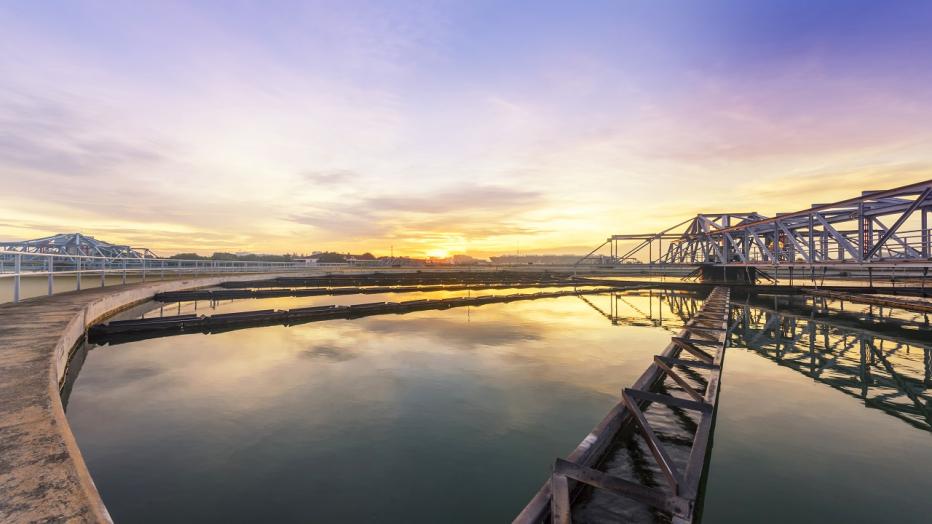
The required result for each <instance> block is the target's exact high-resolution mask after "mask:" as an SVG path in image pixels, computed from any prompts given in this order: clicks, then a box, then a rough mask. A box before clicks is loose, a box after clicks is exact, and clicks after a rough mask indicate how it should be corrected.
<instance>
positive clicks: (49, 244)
mask: <svg viewBox="0 0 932 524" xmlns="http://www.w3.org/2000/svg"><path fill="white" fill-rule="evenodd" d="M0 250H6V251H18V252H22V253H31V254H46V255H47V254H53V255H73V256H93V257H104V258H108V259H118V258H131V259H137V258H138V259H142V258H158V257H157V256H156V255H155V253H153V252H152V251H149V250H148V249H145V248H140V249H137V248H133V247H130V246H121V245H117V244H111V243H109V242H104V241H102V240H97V239H96V238H94V237H89V236H86V235H82V234H81V233H65V234H59V235H52V236H50V237H44V238H37V239H35V240H24V241H22V242H0Z"/></svg>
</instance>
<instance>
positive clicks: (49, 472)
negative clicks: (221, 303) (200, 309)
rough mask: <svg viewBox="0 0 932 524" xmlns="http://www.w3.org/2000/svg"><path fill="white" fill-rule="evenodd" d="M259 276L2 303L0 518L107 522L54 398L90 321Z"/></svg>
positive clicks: (161, 283) (131, 286)
mask: <svg viewBox="0 0 932 524" xmlns="http://www.w3.org/2000/svg"><path fill="white" fill-rule="evenodd" d="M288 275H289V276H294V273H290V274H288ZM262 276H263V277H268V278H273V277H276V276H284V275H277V274H269V275H262ZM256 278H259V276H258V275H256V274H249V275H224V276H216V277H200V278H187V279H178V280H166V281H157V282H146V283H139V284H129V285H126V286H111V287H105V288H96V289H88V290H84V291H77V292H70V293H61V294H57V295H52V296H50V297H41V298H33V299H29V300H25V301H23V302H20V303H19V304H0V522H46V521H56V522H58V521H68V522H110V515H109V514H108V513H107V508H106V507H105V506H104V503H103V501H102V500H101V498H100V495H99V494H98V493H97V488H96V487H94V482H93V480H92V479H91V476H90V474H89V473H88V471H87V467H86V466H85V465H84V459H83V458H82V457H81V452H80V450H79V449H78V446H77V444H76V443H75V440H74V436H73V435H72V433H71V429H70V428H69V426H68V421H67V420H66V419H65V412H64V409H63V408H62V403H61V397H60V396H59V384H60V383H61V380H62V378H63V377H64V375H65V371H66V369H67V365H68V359H69V358H70V356H71V352H72V351H73V350H74V348H75V346H76V345H77V344H78V343H80V342H81V341H83V340H84V336H85V332H86V329H87V327H88V326H90V325H92V324H94V323H96V322H98V321H99V320H101V319H102V318H105V317H107V316H109V315H111V314H113V313H115V312H117V311H120V310H122V309H125V308H127V307H130V306H132V305H135V304H138V303H140V302H144V301H146V300H149V299H150V298H151V297H152V296H153V295H154V294H155V293H159V292H165V291H178V290H182V289H191V288H196V287H203V286H212V285H216V284H219V283H220V282H228V281H234V280H254V279H256Z"/></svg>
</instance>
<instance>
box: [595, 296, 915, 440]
mask: <svg viewBox="0 0 932 524" xmlns="http://www.w3.org/2000/svg"><path fill="white" fill-rule="evenodd" d="M643 298H647V299H648V306H647V307H646V308H645V307H644V304H643ZM586 302H587V303H588V304H589V305H590V306H592V307H593V308H594V309H596V310H597V311H598V312H599V313H600V314H602V315H604V316H605V317H606V318H608V319H609V320H610V321H611V322H612V323H613V324H616V325H653V326H658V327H662V328H664V329H668V330H674V329H676V328H677V327H678V326H680V325H682V323H683V322H685V321H686V320H687V319H689V318H690V317H691V316H692V315H693V314H694V313H695V312H696V311H697V310H698V309H699V307H700V306H701V304H702V300H701V299H700V298H699V297H696V296H694V295H689V294H682V293H671V292H656V291H653V292H641V293H617V294H615V295H613V296H612V298H611V301H610V304H609V306H608V307H605V306H603V305H601V303H598V304H597V303H595V302H594V301H591V300H586ZM845 307H846V306H845V304H843V303H837V302H835V303H833V302H832V301H825V300H822V299H800V298H794V299H791V298H789V297H768V298H767V299H762V300H754V301H748V302H746V303H745V304H736V303H732V307H731V312H730V323H729V331H728V341H729V344H730V346H732V347H740V348H747V349H749V350H752V351H754V352H756V353H758V354H760V355H762V356H764V357H765V358H767V359H769V360H771V361H774V362H776V363H778V364H780V365H782V366H786V367H787V368H790V369H793V370H795V371H797V372H799V373H802V374H804V375H806V376H809V377H811V378H812V379H814V380H816V381H818V382H821V383H823V384H826V385H828V386H830V387H832V388H834V389H836V390H838V391H841V392H843V393H845V394H848V395H851V396H853V397H857V398H860V399H862V400H863V401H864V403H865V405H866V406H867V407H870V408H875V409H880V410H882V411H883V412H885V413H887V414H889V415H891V416H894V417H896V418H898V419H900V420H903V421H904V422H907V423H909V424H910V425H912V426H915V427H917V428H920V429H924V430H927V431H932V390H930V389H932V343H930V342H927V341H928V340H929V338H930V331H929V319H928V317H927V316H925V315H918V314H910V313H905V312H902V311H897V310H891V309H889V308H886V309H880V308H869V307H862V308H856V309H853V310H852V309H850V308H851V306H850V305H849V306H848V309H847V310H846V309H845Z"/></svg>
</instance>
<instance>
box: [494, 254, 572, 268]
mask: <svg viewBox="0 0 932 524" xmlns="http://www.w3.org/2000/svg"><path fill="white" fill-rule="evenodd" d="M580 258H582V255H500V256H497V257H489V260H491V261H492V263H493V264H497V265H511V266H513V265H522V266H527V265H542V266H571V265H573V264H575V263H576V262H579V259H580Z"/></svg>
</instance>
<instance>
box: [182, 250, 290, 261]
mask: <svg viewBox="0 0 932 524" xmlns="http://www.w3.org/2000/svg"><path fill="white" fill-rule="evenodd" d="M295 257H297V255H296V254H290V255H254V254H248V255H236V254H234V253H219V252H218V253H214V254H213V255H210V256H209V257H205V256H202V255H198V254H197V253H178V254H177V255H172V256H170V257H168V258H180V259H184V260H233V261H240V262H291V261H292V259H294V258H295Z"/></svg>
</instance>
